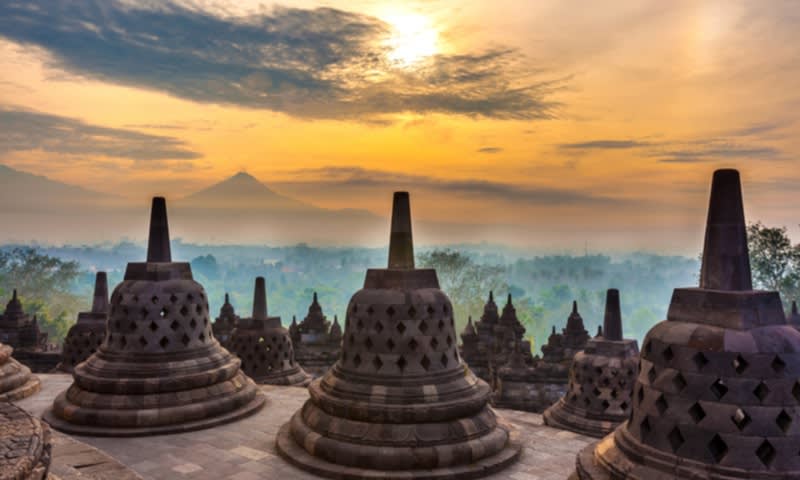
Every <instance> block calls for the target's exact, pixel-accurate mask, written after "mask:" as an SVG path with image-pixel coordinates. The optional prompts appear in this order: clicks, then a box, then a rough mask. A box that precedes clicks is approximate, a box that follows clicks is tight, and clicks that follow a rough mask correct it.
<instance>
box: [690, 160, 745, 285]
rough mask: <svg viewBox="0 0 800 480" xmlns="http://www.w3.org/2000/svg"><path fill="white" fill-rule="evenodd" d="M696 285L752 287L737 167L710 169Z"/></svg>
mask: <svg viewBox="0 0 800 480" xmlns="http://www.w3.org/2000/svg"><path fill="white" fill-rule="evenodd" d="M700 288H705V289H709V290H752V289H753V282H752V278H751V276H750V255H749V252H748V250H747V227H746V225H745V223H744V207H743V205H742V185H741V181H740V180H739V172H738V171H737V170H733V169H722V170H717V171H715V172H714V179H713V180H712V183H711V199H710V200H709V204H708V219H707V221H706V237H705V244H704V246H703V265H702V267H701V270H700Z"/></svg>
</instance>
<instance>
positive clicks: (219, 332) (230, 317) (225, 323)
mask: <svg viewBox="0 0 800 480" xmlns="http://www.w3.org/2000/svg"><path fill="white" fill-rule="evenodd" d="M238 323H239V315H236V310H235V309H234V308H233V305H231V299H230V296H228V294H227V293H226V294H225V303H223V304H222V307H220V309H219V316H218V317H217V318H216V320H214V323H213V324H212V325H211V331H212V333H214V338H216V339H217V341H219V343H221V344H222V346H227V344H228V340H230V338H231V333H232V332H233V330H234V329H235V328H236V326H237V325H238Z"/></svg>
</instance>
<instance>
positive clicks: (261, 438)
mask: <svg viewBox="0 0 800 480" xmlns="http://www.w3.org/2000/svg"><path fill="white" fill-rule="evenodd" d="M38 376H39V378H40V379H41V380H42V390H41V392H39V393H38V394H36V395H34V396H32V397H29V398H26V399H24V400H21V401H19V402H16V403H17V405H19V406H20V407H22V408H24V409H26V410H28V411H29V412H31V413H32V414H34V415H36V416H41V414H42V412H44V411H45V409H47V408H48V407H49V406H50V405H51V404H52V402H53V399H54V398H55V397H56V395H57V394H58V393H60V392H61V391H63V390H64V389H66V388H67V387H68V386H69V385H70V383H71V382H72V377H71V376H70V375H67V374H46V375H45V374H38ZM262 388H263V390H264V392H265V393H266V395H267V397H268V400H267V404H266V406H265V407H264V408H263V409H262V410H261V411H260V412H259V413H257V414H256V415H254V416H252V417H249V418H246V419H244V420H240V421H238V422H234V423H231V424H227V425H222V426H219V427H215V428H211V429H208V430H201V431H197V432H189V433H181V434H174V435H161V436H152V437H140V438H108V437H103V438H100V437H78V436H75V437H69V436H67V435H64V434H60V433H57V432H54V434H53V461H52V465H51V475H52V476H53V477H54V478H55V479H61V480H72V479H79V478H80V479H87V480H88V479H114V480H137V479H139V478H143V479H197V480H201V479H202V480H212V479H213V480H219V479H222V478H226V479H232V480H256V479H258V480H263V479H267V478H276V479H285V480H289V479H298V480H306V479H315V478H319V477H316V476H314V475H311V474H308V473H305V472H303V471H302V470H299V469H297V468H295V467H293V466H291V465H289V464H288V463H286V462H285V461H283V460H282V459H281V458H279V457H278V454H277V452H276V450H275V434H276V433H277V432H278V429H279V428H280V427H281V425H283V424H284V423H285V422H286V421H287V420H288V419H289V418H290V417H291V415H292V414H293V413H294V412H295V411H296V410H297V409H298V408H300V406H301V405H302V404H303V402H304V401H305V400H306V399H307V398H308V393H307V390H306V389H305V388H299V387H276V386H266V385H265V386H262ZM498 412H500V413H501V414H502V415H503V416H504V417H505V418H506V419H507V420H509V421H510V422H511V423H513V424H514V425H516V426H517V428H518V429H519V432H520V439H521V442H522V444H523V446H524V448H523V451H522V455H521V457H520V460H519V462H517V463H516V464H515V465H513V466H511V467H510V468H508V469H507V470H504V471H502V472H500V473H497V474H495V475H491V476H488V477H485V478H489V479H495V480H500V479H511V480H564V479H566V478H567V477H568V476H569V474H570V473H572V472H573V471H574V469H575V455H576V454H577V453H578V451H580V450H581V449H582V448H583V447H584V446H585V445H587V444H589V443H591V442H592V441H594V439H592V438H589V437H584V436H582V435H578V434H575V433H572V432H567V431H560V430H555V429H552V428H550V427H546V426H544V425H542V416H541V415H539V414H535V413H528V412H522V411H516V410H504V409H498ZM91 447H94V448H91ZM95 449H96V450H95Z"/></svg>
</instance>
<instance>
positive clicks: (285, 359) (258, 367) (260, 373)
mask: <svg viewBox="0 0 800 480" xmlns="http://www.w3.org/2000/svg"><path fill="white" fill-rule="evenodd" d="M229 348H230V349H231V352H233V353H235V354H236V355H237V356H238V357H239V358H240V359H241V360H242V370H243V371H244V373H246V374H247V375H248V376H250V378H252V379H253V380H255V382H256V383H267V384H271V385H303V386H305V385H308V382H309V381H311V377H310V376H309V375H308V374H307V373H306V372H305V371H304V370H303V369H302V368H301V367H300V365H299V364H298V363H297V361H296V360H295V358H294V347H293V346H292V339H291V338H289V331H288V330H286V329H285V328H284V327H283V325H281V317H270V316H269V314H268V313H267V287H266V282H265V281H264V277H257V278H256V284H255V291H254V293H253V316H252V317H250V318H241V319H239V323H238V326H237V327H236V329H234V331H233V333H231V339H230V342H229Z"/></svg>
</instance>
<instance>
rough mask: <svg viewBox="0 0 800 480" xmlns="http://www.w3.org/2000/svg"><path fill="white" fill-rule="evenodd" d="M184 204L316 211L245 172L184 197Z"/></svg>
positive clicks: (206, 206)
mask: <svg viewBox="0 0 800 480" xmlns="http://www.w3.org/2000/svg"><path fill="white" fill-rule="evenodd" d="M182 203H184V204H187V205H191V206H193V207H203V208H226V207H232V208H240V209H248V210H249V209H253V208H259V209H266V210H291V211H297V210H308V209H314V207H312V206H310V205H306V204H304V203H302V202H300V201H297V200H295V199H293V198H289V197H285V196H283V195H281V194H279V193H276V192H274V191H273V190H272V189H270V188H269V187H268V186H266V185H265V184H263V183H261V181H259V180H258V179H257V178H256V177H254V176H252V175H250V174H249V173H247V172H245V171H240V172H238V173H236V174H235V175H233V176H231V177H228V178H226V179H225V180H222V181H221V182H219V183H215V184H214V185H211V186H209V187H207V188H205V189H203V190H200V191H199V192H195V193H193V194H191V195H189V196H187V197H185V198H184V199H183V201H182Z"/></svg>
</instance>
